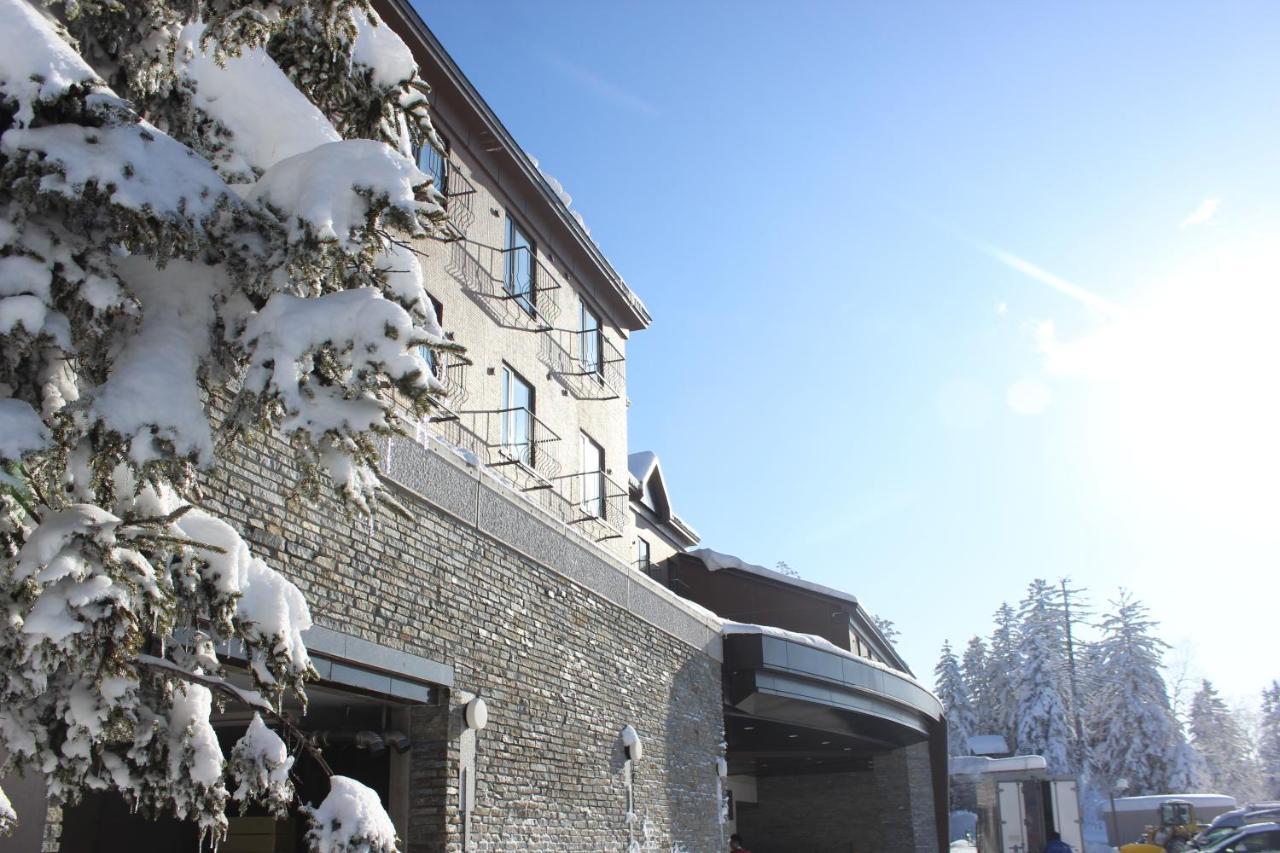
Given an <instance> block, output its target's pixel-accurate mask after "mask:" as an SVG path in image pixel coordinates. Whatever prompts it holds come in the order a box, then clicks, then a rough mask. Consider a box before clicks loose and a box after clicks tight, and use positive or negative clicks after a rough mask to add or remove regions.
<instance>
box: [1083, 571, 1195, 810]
mask: <svg viewBox="0 0 1280 853" xmlns="http://www.w3.org/2000/svg"><path fill="white" fill-rule="evenodd" d="M1111 606H1112V610H1111V612H1110V613H1108V614H1107V615H1106V616H1104V617H1103V619H1102V621H1101V622H1100V623H1099V627H1100V628H1101V630H1102V638H1101V639H1100V640H1099V641H1098V642H1097V643H1095V644H1094V645H1093V647H1092V650H1091V652H1092V653H1091V661H1092V668H1091V672H1092V674H1093V676H1094V677H1095V683H1096V689H1095V692H1094V694H1093V701H1092V702H1091V703H1090V706H1089V732H1090V735H1091V737H1092V750H1091V754H1092V756H1093V768H1094V771H1095V772H1096V774H1097V775H1098V777H1099V779H1100V780H1101V781H1102V782H1103V783H1104V784H1106V785H1107V786H1110V785H1112V784H1114V783H1115V781H1116V780H1118V779H1128V780H1129V793H1130V794H1134V795H1142V794H1156V793H1161V792H1165V791H1178V790H1185V789H1184V788H1181V787H1179V786H1180V785H1183V784H1186V783H1187V781H1188V779H1187V778H1186V776H1187V769H1186V768H1185V767H1183V766H1182V762H1184V761H1185V759H1186V750H1185V742H1184V739H1183V736H1182V729H1181V727H1180V726H1179V725H1178V721H1177V720H1176V719H1175V718H1174V715H1173V710H1172V708H1171V707H1170V705H1169V695H1168V692H1167V691H1166V689H1165V683H1164V678H1163V677H1162V676H1161V674H1160V666H1161V656H1162V654H1163V652H1164V649H1165V648H1167V646H1166V644H1165V643H1164V642H1163V641H1161V640H1159V639H1158V638H1157V637H1156V636H1155V633H1154V632H1155V627H1156V623H1155V622H1154V621H1152V620H1151V619H1150V618H1148V616H1147V609H1146V607H1144V606H1143V605H1142V604H1141V603H1140V602H1138V601H1137V600H1135V599H1134V598H1133V597H1132V596H1131V595H1130V594H1129V593H1127V592H1125V591H1123V590H1122V591H1121V593H1120V597H1119V599H1117V600H1116V601H1113V602H1111Z"/></svg>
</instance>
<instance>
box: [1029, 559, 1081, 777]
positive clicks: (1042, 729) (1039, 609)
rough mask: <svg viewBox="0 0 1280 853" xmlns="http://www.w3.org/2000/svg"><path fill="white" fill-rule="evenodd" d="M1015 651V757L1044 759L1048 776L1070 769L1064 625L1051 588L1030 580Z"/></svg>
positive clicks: (1070, 737) (1070, 738)
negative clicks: (1017, 656) (1018, 664)
mask: <svg viewBox="0 0 1280 853" xmlns="http://www.w3.org/2000/svg"><path fill="white" fill-rule="evenodd" d="M1018 617H1019V627H1018V651H1019V653H1020V656H1021V658H1022V669H1021V670H1019V671H1018V672H1017V674H1016V676H1015V686H1016V695H1017V706H1016V715H1017V716H1016V719H1017V738H1018V753H1019V754H1020V755H1042V756H1044V759H1045V762H1046V763H1047V764H1048V768H1049V771H1050V772H1051V773H1066V772H1069V771H1070V770H1072V769H1074V768H1072V767H1071V758H1070V756H1071V741H1072V729H1071V722H1070V719H1069V718H1068V711H1067V699H1066V693H1065V690H1064V686H1065V685H1064V684H1063V679H1062V674H1063V670H1064V666H1063V650H1064V638H1063V623H1062V614H1061V612H1060V610H1059V608H1058V603H1057V596H1056V592H1055V590H1054V588H1053V587H1051V586H1049V585H1048V584H1047V583H1045V582H1044V581H1043V580H1039V579H1037V580H1035V581H1032V583H1031V585H1030V586H1029V587H1028V589H1027V597H1026V598H1025V599H1023V601H1022V605H1021V607H1020V608H1019V612H1018Z"/></svg>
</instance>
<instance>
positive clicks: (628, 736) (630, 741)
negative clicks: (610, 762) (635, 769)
mask: <svg viewBox="0 0 1280 853" xmlns="http://www.w3.org/2000/svg"><path fill="white" fill-rule="evenodd" d="M622 751H623V752H625V753H626V755H627V758H628V759H630V760H631V761H639V760H640V759H641V758H643V757H644V745H643V744H641V743H640V735H638V734H636V730H635V729H633V728H632V727H631V726H630V725H629V724H628V725H625V726H623V727H622Z"/></svg>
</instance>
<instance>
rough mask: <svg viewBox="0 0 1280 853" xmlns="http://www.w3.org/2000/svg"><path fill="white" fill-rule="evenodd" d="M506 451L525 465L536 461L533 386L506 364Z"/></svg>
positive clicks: (503, 385)
mask: <svg viewBox="0 0 1280 853" xmlns="http://www.w3.org/2000/svg"><path fill="white" fill-rule="evenodd" d="M499 417H500V418H501V427H502V436H501V441H502V451H503V452H504V453H506V454H507V455H508V456H510V457H511V458H512V459H515V460H517V461H519V462H523V463H524V464H525V465H529V466H532V465H533V463H534V457H533V439H534V436H533V386H532V385H530V384H529V383H528V382H526V381H525V380H524V377H522V376H521V375H520V374H519V373H516V372H515V371H514V370H512V369H511V368H510V367H507V366H506V365H505V364H504V365H503V366H502V411H501V412H500V413H499Z"/></svg>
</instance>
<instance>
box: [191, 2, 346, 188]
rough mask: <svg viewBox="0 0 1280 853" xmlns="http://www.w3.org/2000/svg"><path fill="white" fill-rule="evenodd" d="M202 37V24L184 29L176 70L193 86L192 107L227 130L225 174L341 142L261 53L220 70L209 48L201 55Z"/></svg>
mask: <svg viewBox="0 0 1280 853" xmlns="http://www.w3.org/2000/svg"><path fill="white" fill-rule="evenodd" d="M203 34H204V24H190V25H188V26H186V27H184V28H183V30H182V34H181V35H180V36H179V37H178V49H177V51H176V53H175V56H174V65H175V66H176V68H177V70H178V71H179V72H180V73H182V74H184V75H185V76H186V77H187V78H188V79H190V80H191V81H192V82H193V83H195V94H194V96H193V98H194V103H195V106H196V107H197V108H199V109H201V110H203V111H204V112H205V113H206V114H208V115H209V116H210V117H212V118H215V119H217V120H218V121H219V122H221V123H222V125H223V126H224V127H226V129H227V130H229V131H231V133H232V139H231V141H230V143H229V144H230V147H231V149H232V150H231V151H230V152H227V154H226V156H225V157H223V158H219V159H221V160H222V163H223V166H224V168H225V169H226V170H227V171H228V172H232V173H235V172H242V173H247V172H249V171H250V170H251V169H257V170H259V171H261V170H265V169H268V168H270V167H271V166H274V165H275V164H276V163H279V162H280V161H281V160H284V159H285V158H288V157H292V156H294V155H296V154H302V153H305V152H307V151H310V150H311V149H313V148H316V147H317V146H320V145H324V144H326V143H329V142H338V141H340V140H341V139H342V137H341V136H340V135H339V134H338V132H337V131H336V130H334V129H333V125H332V124H330V122H329V120H328V119H326V118H325V117H324V113H322V112H320V110H319V109H317V108H316V106H315V105H314V104H312V103H311V101H309V100H307V97H306V96H305V95H303V94H302V93H301V92H300V91H298V88H297V87H296V86H294V85H293V83H292V82H291V81H290V80H289V78H288V77H287V76H286V75H285V73H284V72H283V71H281V70H280V66H278V65H276V63H275V62H273V61H272V60H271V58H270V57H269V56H267V53H266V51H265V50H263V49H262V48H260V47H259V48H254V49H253V50H245V51H244V52H243V53H242V54H241V55H240V56H238V57H237V56H226V57H225V61H224V64H223V65H219V64H218V63H217V61H216V60H215V59H214V56H213V52H214V47H213V46H212V45H210V47H209V50H208V51H207V52H206V51H203V50H201V48H200V37H201V36H202V35H203ZM250 177H251V176H250Z"/></svg>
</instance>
